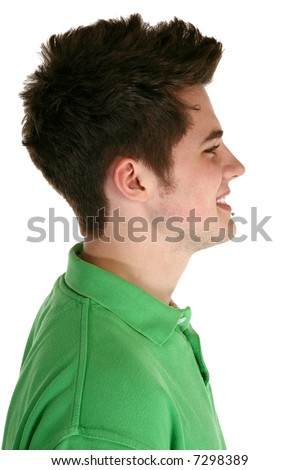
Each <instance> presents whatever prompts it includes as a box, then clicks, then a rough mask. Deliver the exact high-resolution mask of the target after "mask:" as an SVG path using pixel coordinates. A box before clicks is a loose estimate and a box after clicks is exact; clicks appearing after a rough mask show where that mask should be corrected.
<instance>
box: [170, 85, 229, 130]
mask: <svg viewBox="0 0 300 470" xmlns="http://www.w3.org/2000/svg"><path fill="white" fill-rule="evenodd" d="M179 98H180V100H181V101H183V102H184V103H185V104H187V105H188V107H189V110H188V114H189V117H190V120H191V124H192V127H191V129H190V131H189V132H190V133H197V135H198V136H199V137H204V136H206V135H208V134H209V133H210V132H212V131H215V130H217V129H221V126H220V122H219V120H218V119H217V117H216V115H215V112H214V109H213V106H212V103H211V101H210V99H209V96H208V94H207V91H206V89H205V88H204V86H202V85H194V86H192V87H190V88H187V89H185V90H184V91H182V92H181V93H180V95H179Z"/></svg>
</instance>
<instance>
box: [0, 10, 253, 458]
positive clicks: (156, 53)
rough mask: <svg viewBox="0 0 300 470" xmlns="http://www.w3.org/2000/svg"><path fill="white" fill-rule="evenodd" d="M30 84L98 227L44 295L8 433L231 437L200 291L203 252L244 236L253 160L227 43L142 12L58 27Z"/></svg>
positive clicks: (65, 190) (18, 442) (49, 137)
mask: <svg viewBox="0 0 300 470" xmlns="http://www.w3.org/2000/svg"><path fill="white" fill-rule="evenodd" d="M42 53H43V63H42V65H41V66H40V67H39V68H38V69H37V70H36V71H35V72H34V74H32V75H31V76H30V77H29V80H28V82H27V84H26V87H25V90H24V91H23V93H22V98H23V99H24V106H25V120H24V127H23V139H24V140H23V143H24V145H26V146H27V149H28V151H29V154H30V156H31V158H32V160H33V162H34V163H35V165H36V166H37V167H38V168H39V169H40V170H41V171H42V172H43V174H44V176H45V178H46V179H47V180H48V181H49V182H50V183H51V184H52V185H53V187H54V188H55V189H56V190H57V191H58V192H60V193H61V194H62V195H63V196H64V197H65V198H66V200H67V201H68V202H69V203H70V205H71V206H72V208H73V209H74V212H75V214H76V216H77V218H78V221H79V224H80V228H81V231H82V234H83V235H84V237H85V241H84V243H83V244H82V243H79V244H77V245H75V246H74V247H73V248H72V249H71V250H70V253H69V264H68V268H67V271H66V273H65V274H64V275H62V276H60V277H59V278H58V280H57V281H56V283H55V285H54V287H53V289H52V291H51V293H50V295H49V296H48V297H47V299H46V300H45V302H44V303H43V305H42V307H41V309H40V311H39V313H38V315H37V317H36V319H35V322H34V324H33V327H32V331H31V333H30V335H29V338H28V342H27V345H26V348H25V352H24V357H23V361H22V367H21V372H20V377H19V381H18V383H17V385H16V389H15V392H14V395H13V398H12V401H11V405H10V408H9V411H8V416H7V422H6V428H5V433H4V439H3V448H4V449H225V441H224V438H223V435H222V431H221V428H220V425H219V422H218V418H217V414H216V411H215V407H214V402H213V397H212V390H211V387H210V381H209V373H208V370H207V368H206V366H205V363H204V360H203V356H202V352H201V347H200V341H199V337H198V335H197V333H196V332H195V330H194V329H193V328H192V325H191V321H190V320H191V309H190V307H186V308H179V307H177V306H176V305H175V304H174V302H173V301H172V298H171V296H172V293H173V291H174V289H175V286H176V284H177V282H178V280H179V278H180V276H181V274H182V272H183V271H184V269H185V268H186V266H187V263H188V261H189V259H190V257H191V255H192V254H193V253H195V252H196V251H198V250H200V249H203V248H206V247H209V246H213V245H214V244H216V243H221V242H224V241H226V240H229V239H230V238H232V236H233V235H234V231H235V227H234V224H233V221H232V220H231V213H230V207H229V206H228V205H227V204H226V200H225V196H226V195H227V194H228V193H229V182H230V181H231V180H232V179H233V178H236V177H237V176H239V175H241V174H242V173H243V172H244V167H243V165H242V164H241V163H240V162H239V161H238V160H237V159H236V158H235V157H234V156H233V155H232V153H231V152H230V151H229V150H228V148H226V146H225V144H224V143H223V140H222V129H221V125H220V123H219V121H218V119H217V117H216V116H215V114H214V111H213V108H212V105H211V103H210V100H209V97H208V95H207V93H206V90H205V88H204V86H205V85H206V84H208V83H209V82H210V81H211V80H212V77H213V74H214V71H215V68H216V66H217V64H218V62H219V60H220V58H221V54H222V45H221V44H220V43H219V42H217V41H216V40H215V39H214V38H208V37H203V36H202V35H201V34H200V32H199V31H198V30H197V29H196V28H195V27H194V26H192V25H191V24H186V23H184V22H183V21H181V20H178V19H176V18H175V19H174V20H173V21H170V22H169V23H166V22H163V23H159V24H158V25H156V26H154V27H151V26H149V25H148V24H147V23H144V22H143V21H142V18H141V17H140V16H139V15H137V14H136V15H132V16H130V17H129V18H128V19H119V20H110V21H104V20H100V21H98V22H97V23H95V24H93V25H90V26H87V27H80V28H78V29H75V30H70V31H68V32H67V33H65V34H63V35H54V36H52V37H51V38H50V39H49V42H48V44H47V45H43V46H42Z"/></svg>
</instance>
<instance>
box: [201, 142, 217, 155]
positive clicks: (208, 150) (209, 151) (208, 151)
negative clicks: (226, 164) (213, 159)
mask: <svg viewBox="0 0 300 470" xmlns="http://www.w3.org/2000/svg"><path fill="white" fill-rule="evenodd" d="M219 147H220V144H218V145H214V146H213V147H211V148H210V149H206V150H204V152H205V153H213V154H214V155H215V151H216V150H217V149H218V148H219Z"/></svg>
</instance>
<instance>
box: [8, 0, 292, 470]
mask: <svg viewBox="0 0 300 470" xmlns="http://www.w3.org/2000/svg"><path fill="white" fill-rule="evenodd" d="M296 6H297V2H296V1H294V2H293V1H291V0H290V1H285V2H276V1H275V2H274V1H257V0H255V1H254V0H252V1H249V0H246V1H242V0H214V1H213V0H202V1H201V0H197V1H188V0H184V1H180V2H179V1H174V0H173V1H172V2H171V1H170V2H167V1H166V2H159V4H158V5H156V6H153V5H152V2H144V1H125V0H110V1H109V2H100V1H98V2H97V1H89V0H85V1H84V2H82V1H74V0H73V1H72V2H71V1H70V2H69V1H63V0H60V1H57V0H51V2H41V1H33V0H27V1H26V2H21V1H19V2H17V1H10V2H9V3H7V4H6V6H2V7H1V10H2V13H1V18H2V22H1V23H2V26H1V30H0V34H1V37H0V39H1V42H0V47H1V87H0V91H1V157H2V164H1V170H2V171H1V224H2V228H1V244H2V250H1V251H2V253H1V272H2V279H1V283H2V299H1V329H0V331H1V342H0V346H1V355H0V357H1V377H2V383H1V400H0V404H1V409H0V433H1V436H2V431H3V427H4V421H5V417H6V412H7V408H8V405H9V402H10V398H11V395H12V392H13V389H14V386H15V384H16V381H17V378H18V373H19V368H20V363H21V359H22V354H23V350H24V347H25V343H26V339H27V336H28V334H29V330H30V328H31V325H32V322H33V320H34V318H35V315H36V313H37V310H38V308H39V306H40V304H41V303H42V301H43V300H44V298H45V297H46V295H47V294H48V293H49V291H50V289H51V287H52V285H53V283H54V281H55V280H56V278H57V277H58V276H59V275H60V274H61V273H63V272H64V271H65V269H66V264H67V254H68V250H69V248H70V247H71V246H72V245H73V244H74V240H72V239H71V241H70V243H66V242H64V241H63V232H62V230H61V229H59V228H58V227H57V230H56V241H55V242H54V243H50V242H49V241H45V242H43V243H29V242H27V241H26V238H27V236H28V235H30V233H29V230H28V228H27V220H28V219H29V218H30V217H33V216H36V215H37V216H41V217H45V218H46V219H47V217H48V211H49V207H54V208H55V214H56V215H61V216H64V217H67V218H69V220H70V221H71V220H72V217H73V213H72V211H71V209H70V208H69V206H68V205H67V203H66V202H65V201H64V200H63V199H62V198H61V197H60V196H59V195H57V194H56V193H55V191H54V190H53V189H52V188H51V187H50V186H49V185H48V183H47V182H46V181H45V180H44V179H43V177H42V175H41V174H40V172H38V171H37V170H36V168H35V167H34V166H33V164H32V162H31V160H30V158H29V157H28V155H27V151H26V149H25V148H23V147H22V145H21V119H22V117H23V109H22V103H21V100H20V98H19V97H18V93H19V92H20V91H21V89H22V87H23V81H24V79H25V77H26V76H27V75H28V74H29V73H31V72H32V71H33V70H34V69H35V68H36V67H37V65H38V64H39V63H40V59H39V56H38V51H39V47H40V44H41V43H42V42H44V41H45V40H47V38H48V37H49V36H50V35H51V34H53V33H59V32H64V31H66V30H67V29H69V28H70V27H76V26H79V25H86V24H89V23H91V22H94V21H96V20H97V19H98V18H111V17H119V16H121V15H123V16H127V15H128V14H130V13H134V12H139V13H141V14H142V16H143V18H144V20H146V21H149V22H150V23H152V24H154V23H156V22H158V21H160V20H170V19H172V18H173V17H174V16H177V17H179V18H181V19H183V20H185V21H190V22H192V23H193V24H195V25H196V26H197V27H199V29H200V31H201V32H202V33H203V34H205V35H212V36H214V37H216V38H217V39H218V40H220V41H221V42H222V43H223V45H224V49H225V52H224V56H223V58H222V60H221V62H220V64H219V67H218V69H217V72H216V75H215V79H214V82H213V84H211V85H209V87H208V88H207V91H208V93H209V95H210V97H211V100H212V103H213V105H214V108H215V111H216V114H217V116H218V118H219V120H220V122H221V124H222V127H223V129H224V131H225V134H224V141H225V143H226V144H227V146H228V147H229V148H230V149H231V150H232V152H233V153H234V154H235V155H236V156H237V157H238V158H239V159H240V160H241V161H242V162H243V164H244V165H245V167H246V173H245V175H244V176H242V177H241V178H239V179H238V180H236V181H234V183H233V184H231V195H230V197H229V203H230V204H231V205H232V208H233V210H234V212H235V213H236V214H237V215H240V216H243V217H245V218H246V219H247V220H248V221H249V223H248V225H246V226H242V225H240V224H239V225H238V234H239V235H241V234H242V233H245V234H247V235H248V239H247V241H245V242H243V243H234V242H229V243H226V244H223V245H220V246H218V247H215V248H214V249H211V250H204V251H203V252H199V253H197V254H195V255H194V256H193V257H192V259H191V261H190V264H189V266H188V268H187V269H186V271H185V272H184V274H183V276H182V278H181V280H180V282H179V284H178V286H177V288H176V291H175V292H174V295H173V299H174V300H175V301H176V302H177V303H178V304H179V306H180V307H185V306H187V305H190V306H191V307H192V325H193V327H194V328H195V329H196V330H197V332H198V333H199V335H200V338H201V342H202V348H203V353H204V358H205V361H206V363H207V366H208V368H209V370H210V375H211V384H212V388H213V392H214V398H215V404H216V408H217V412H218V415H219V419H220V422H221V425H222V429H223V432H224V436H225V439H226V443H227V447H228V449H229V451H231V452H233V451H235V452H240V453H241V452H244V453H248V454H249V456H250V458H251V459H252V465H253V466H252V467H251V468H254V469H257V470H260V469H264V470H266V469H272V470H273V469H279V468H285V469H288V470H289V469H294V468H295V469H296V468H299V467H298V466H299V461H298V462H297V460H296V459H297V458H298V459H299V457H298V456H297V447H298V449H299V437H300V436H299V418H300V416H299V403H298V402H299V396H300V387H299V377H298V373H299V365H298V364H299V340H298V337H299V329H298V315H299V312H300V309H299V300H298V290H299V269H298V266H299V241H298V237H299V228H300V227H299V216H298V211H299V195H298V191H297V190H298V187H299V169H300V166H299V159H300V155H299V142H298V138H299V106H300V102H299V101H300V100H299V83H300V74H299V70H300V67H299V46H300V39H299V24H298V14H297V9H296ZM251 207H257V208H258V209H257V210H258V219H259V220H260V219H261V218H263V217H264V216H266V215H270V216H272V219H271V220H270V221H269V222H268V223H267V224H266V225H265V230H266V231H267V232H268V234H269V235H270V237H271V238H272V241H271V242H267V241H265V240H264V239H263V238H262V237H261V236H260V235H258V240H257V241H251V239H250V227H249V226H250V209H251ZM45 228H47V227H45ZM186 393H187V394H188V393H189V390H187V391H186ZM6 468H7V467H6ZM249 468H250V466H249Z"/></svg>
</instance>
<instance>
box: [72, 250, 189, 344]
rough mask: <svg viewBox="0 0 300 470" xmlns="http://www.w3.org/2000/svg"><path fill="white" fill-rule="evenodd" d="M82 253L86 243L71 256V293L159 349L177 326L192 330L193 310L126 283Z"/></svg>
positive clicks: (73, 251)
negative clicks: (111, 315) (110, 314)
mask: <svg viewBox="0 0 300 470" xmlns="http://www.w3.org/2000/svg"><path fill="white" fill-rule="evenodd" d="M82 250H83V242H81V243H77V244H76V245H74V246H73V247H72V248H71V250H70V252H69V261H68V268H67V272H66V273H65V281H66V283H67V285H68V286H69V287H70V288H71V289H73V290H74V291H76V292H78V293H79V294H80V295H83V296H85V297H88V298H90V299H93V300H94V301H95V302H97V303H98V304H100V305H103V306H104V307H105V308H107V309H108V310H110V311H111V312H113V313H114V314H116V315H117V316H118V317H119V318H120V319H121V320H123V321H124V322H125V323H127V324H128V325H130V326H131V327H132V328H134V329H135V330H136V331H138V332H139V333H141V334H143V335H144V336H146V337H147V338H148V339H150V340H151V341H152V342H154V343H155V344H157V345H159V346H160V345H162V344H163V343H164V342H165V341H166V340H167V339H168V338H169V336H170V335H171V334H172V332H173V331H174V329H175V327H176V325H179V327H180V329H181V330H182V331H183V330H185V329H186V328H187V327H188V325H189V322H190V319H191V308H190V307H186V308H183V309H181V308H177V309H176V308H174V307H172V306H170V305H167V304H165V303H164V302H162V301H161V300H159V299H157V298H156V297H153V296H152V295H150V294H148V292H146V291H145V290H143V289H141V288H140V287H138V286H136V285H135V284H132V283H131V282H129V281H127V280H126V279H123V278H121V277H120V276H117V275H116V274H113V273H112V272H110V271H106V270H104V269H102V268H99V267H98V266H95V265H93V264H91V263H87V262H86V261H84V260H82V259H81V258H79V257H78V256H77V254H79V253H80V252H81V251H82ZM171 303H173V301H172V302H171ZM173 305H174V303H173Z"/></svg>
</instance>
